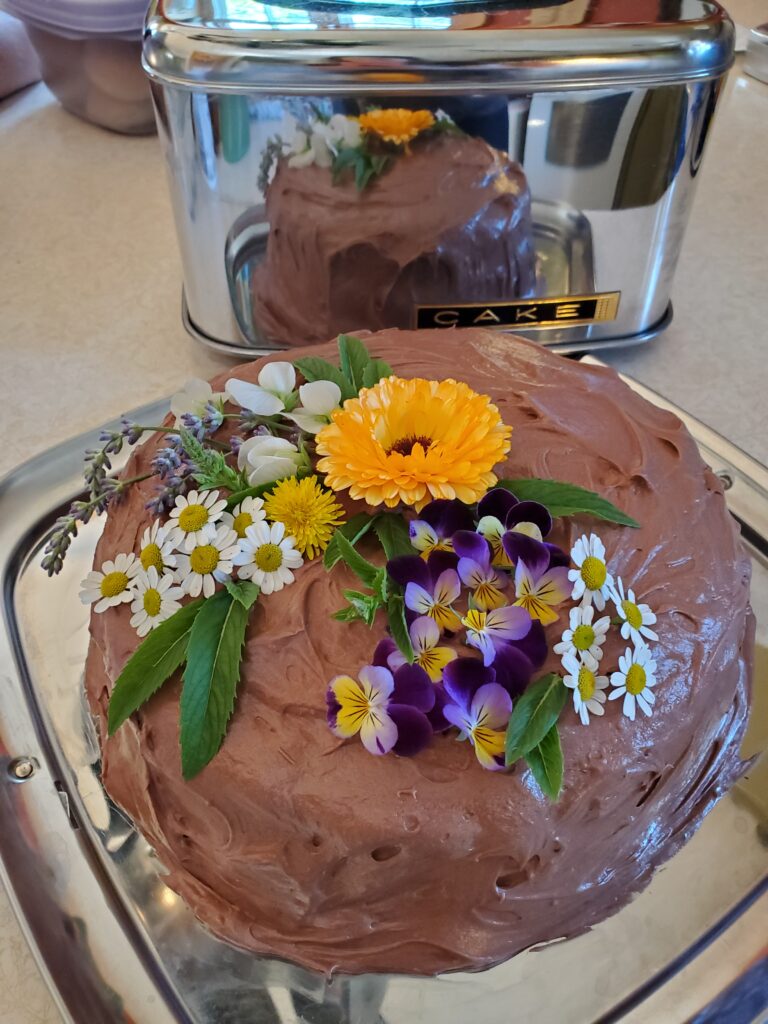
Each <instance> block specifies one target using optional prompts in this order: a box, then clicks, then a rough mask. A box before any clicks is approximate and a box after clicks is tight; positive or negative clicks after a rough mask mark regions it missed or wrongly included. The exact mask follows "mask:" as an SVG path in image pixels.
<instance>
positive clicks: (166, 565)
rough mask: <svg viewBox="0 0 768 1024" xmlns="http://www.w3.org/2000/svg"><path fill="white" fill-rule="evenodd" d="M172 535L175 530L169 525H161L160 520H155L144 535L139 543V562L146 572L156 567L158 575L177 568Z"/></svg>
mask: <svg viewBox="0 0 768 1024" xmlns="http://www.w3.org/2000/svg"><path fill="white" fill-rule="evenodd" d="M172 534H173V528H172V527H171V526H169V525H168V524H167V523H166V524H165V525H161V523H160V520H159V519H155V520H154V521H153V522H152V524H151V525H150V526H148V527H147V528H146V530H145V531H144V533H142V535H141V541H140V543H139V561H140V562H141V567H142V569H144V571H145V572H146V571H147V570H148V569H149V568H150V566H154V567H155V569H157V571H158V573H163V572H165V571H166V570H167V569H175V568H176V555H175V553H174V552H175V550H176V549H175V546H174V543H173V536H172Z"/></svg>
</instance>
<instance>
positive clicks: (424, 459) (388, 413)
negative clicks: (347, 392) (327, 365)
mask: <svg viewBox="0 0 768 1024" xmlns="http://www.w3.org/2000/svg"><path fill="white" fill-rule="evenodd" d="M511 433H512V430H511V428H510V427H507V426H505V425H504V423H502V421H501V417H500V415H499V410H498V409H497V408H496V406H495V405H493V404H492V403H491V401H490V399H489V398H488V396H487V395H479V394H477V392H475V391H473V390H472V389H471V388H470V387H468V386H467V385H466V384H464V383H462V382H461V381H455V380H442V381H435V380H421V379H419V378H416V379H414V380H402V379H400V378H399V377H389V378H387V379H385V380H380V381H379V383H378V384H376V385H375V387H372V388H364V389H363V390H362V391H361V392H360V395H359V397H358V398H353V399H349V400H348V401H346V402H345V403H344V408H343V409H338V410H336V411H335V412H334V413H333V414H332V421H331V423H330V424H329V425H328V426H327V427H324V428H323V429H322V430H321V431H320V433H319V434H317V438H316V441H317V453H318V455H320V456H321V458H320V460H319V462H318V464H317V468H318V470H319V471H320V472H321V473H324V474H325V483H326V485H327V486H328V487H331V488H333V490H334V491H343V490H347V489H349V493H350V496H351V497H352V498H355V499H360V500H362V501H365V502H367V503H368V504H369V505H382V504H384V505H387V506H388V507H389V508H394V507H395V506H396V505H397V504H399V503H400V502H403V503H404V504H406V505H413V506H414V507H415V508H416V509H421V508H423V507H424V506H425V505H426V504H427V502H429V501H430V500H431V499H432V498H458V499H459V501H463V502H465V503H467V504H472V503H473V502H476V501H478V500H479V499H480V498H481V497H482V495H483V494H485V492H486V491H487V490H488V489H489V488H491V487H493V486H494V484H495V483H496V479H497V478H496V476H495V474H494V473H493V472H492V470H493V467H494V466H495V465H496V464H497V463H498V462H500V461H501V460H502V459H503V458H504V457H505V456H506V454H507V452H508V451H509V446H510V445H509V438H510V434H511Z"/></svg>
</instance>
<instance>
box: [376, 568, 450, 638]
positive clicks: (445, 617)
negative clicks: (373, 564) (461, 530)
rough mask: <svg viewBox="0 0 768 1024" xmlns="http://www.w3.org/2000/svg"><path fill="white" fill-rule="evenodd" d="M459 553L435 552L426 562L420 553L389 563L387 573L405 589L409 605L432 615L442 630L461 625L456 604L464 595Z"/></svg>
mask: <svg viewBox="0 0 768 1024" xmlns="http://www.w3.org/2000/svg"><path fill="white" fill-rule="evenodd" d="M456 563H457V559H456V556H455V555H454V554H452V553H450V552H447V551H434V552H432V554H431V555H430V556H429V558H428V559H427V561H426V562H425V561H424V559H423V558H419V556H418V555H401V556H400V557H399V558H393V559H392V560H391V561H389V562H387V572H388V573H389V575H390V576H391V577H392V579H393V580H394V581H395V582H396V583H399V584H400V586H401V587H404V588H405V595H404V598H405V606H406V608H408V609H409V611H412V612H415V613H416V614H417V615H428V616H429V617H430V618H431V619H434V620H435V622H436V623H437V625H438V626H439V627H440V629H441V630H446V629H447V630H456V629H458V628H459V625H460V624H461V620H460V618H459V616H458V615H457V614H456V612H455V611H454V609H453V605H454V603H455V602H456V601H458V599H459V597H460V596H461V582H460V581H459V574H458V573H457V572H456Z"/></svg>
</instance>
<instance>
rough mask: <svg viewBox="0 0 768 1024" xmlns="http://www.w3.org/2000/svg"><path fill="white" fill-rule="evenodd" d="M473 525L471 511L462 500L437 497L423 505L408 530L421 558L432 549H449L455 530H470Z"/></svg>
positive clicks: (427, 554) (426, 555) (425, 556)
mask: <svg viewBox="0 0 768 1024" xmlns="http://www.w3.org/2000/svg"><path fill="white" fill-rule="evenodd" d="M474 525H475V524H474V520H473V518H472V513H471V511H470V509H469V508H468V507H467V506H466V505H465V504H464V502H462V501H459V500H458V499H453V500H452V501H449V500H447V499H445V498H438V499H437V500H436V501H431V502H430V503H429V504H428V505H425V506H424V508H423V509H422V510H421V514H420V516H419V518H418V519H414V520H413V521H412V522H411V523H410V525H409V527H408V530H409V532H410V535H411V544H413V546H414V547H415V548H416V550H417V551H420V552H421V557H422V558H427V557H428V556H429V555H430V553H431V552H432V551H450V550H451V549H452V546H453V545H452V541H451V538H452V537H453V535H454V534H455V533H456V531H457V530H472V529H473V528H474Z"/></svg>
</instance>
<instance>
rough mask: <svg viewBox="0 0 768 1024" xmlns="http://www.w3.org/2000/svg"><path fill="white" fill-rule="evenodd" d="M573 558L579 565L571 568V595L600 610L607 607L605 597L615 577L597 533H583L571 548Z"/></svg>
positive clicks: (569, 574)
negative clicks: (612, 574) (607, 562)
mask: <svg viewBox="0 0 768 1024" xmlns="http://www.w3.org/2000/svg"><path fill="white" fill-rule="evenodd" d="M571 559H572V560H573V561H574V562H575V563H576V565H577V566H578V568H577V569H571V570H570V571H569V573H568V579H569V580H570V581H571V582H572V583H573V591H572V592H571V597H572V598H573V600H574V601H578V600H579V599H581V602H582V604H585V605H586V604H592V603H593V602H594V605H595V608H597V610H598V611H599V612H601V611H602V610H603V608H605V599H606V597H608V595H609V593H610V589H611V587H612V586H613V577H612V576H611V574H610V573H609V572H608V566H607V565H606V564H605V547H604V545H603V542H602V541H601V540H600V538H599V537H598V536H597V534H595V533H591V534H590V535H589V537H587V535H586V534H583V535H582V536H581V537H579V539H578V540H577V541H576V543H575V544H574V545H573V548H572V549H571Z"/></svg>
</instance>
